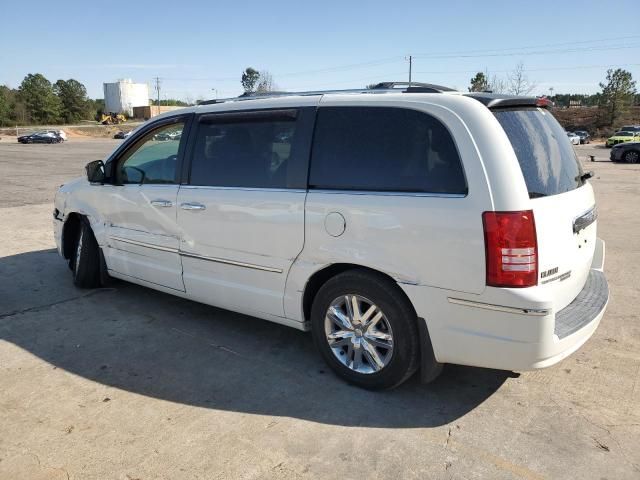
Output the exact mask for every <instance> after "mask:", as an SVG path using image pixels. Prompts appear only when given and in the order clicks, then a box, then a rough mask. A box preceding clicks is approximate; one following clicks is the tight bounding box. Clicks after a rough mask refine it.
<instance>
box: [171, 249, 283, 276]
mask: <svg viewBox="0 0 640 480" xmlns="http://www.w3.org/2000/svg"><path fill="white" fill-rule="evenodd" d="M180 255H182V256H183V257H189V258H196V259H198V260H206V261H208V262H216V263H224V264H225V265H235V266H236V267H244V268H252V269H254V270H262V271H265V272H273V273H282V269H280V268H273V267H264V266H262V265H255V264H253V263H244V262H236V261H234V260H225V259H224V258H217V257H206V256H204V255H198V254H195V253H189V252H184V251H181V252H180Z"/></svg>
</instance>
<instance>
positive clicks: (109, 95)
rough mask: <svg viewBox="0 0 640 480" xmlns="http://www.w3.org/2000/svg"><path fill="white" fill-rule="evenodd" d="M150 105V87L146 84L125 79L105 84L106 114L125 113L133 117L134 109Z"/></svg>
mask: <svg viewBox="0 0 640 480" xmlns="http://www.w3.org/2000/svg"><path fill="white" fill-rule="evenodd" d="M147 105H149V86H148V85H147V84H146V83H133V81H132V80H131V79H130V78H123V79H120V80H118V81H117V82H115V83H105V84H104V110H105V112H106V113H111V112H114V113H125V114H127V115H129V116H131V115H133V107H146V106H147Z"/></svg>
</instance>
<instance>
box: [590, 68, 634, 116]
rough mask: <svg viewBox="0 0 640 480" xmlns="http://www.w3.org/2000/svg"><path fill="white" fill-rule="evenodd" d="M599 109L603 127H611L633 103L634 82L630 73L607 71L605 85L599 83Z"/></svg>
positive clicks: (618, 70)
mask: <svg viewBox="0 0 640 480" xmlns="http://www.w3.org/2000/svg"><path fill="white" fill-rule="evenodd" d="M600 88H601V89H602V93H601V94H600V103H599V107H600V109H601V111H602V113H603V115H602V116H603V120H604V122H603V123H604V124H605V125H609V126H612V125H614V124H615V123H616V121H617V120H618V119H619V118H620V117H621V116H622V114H623V113H625V112H626V110H627V109H628V108H629V107H630V106H631V104H632V103H633V100H634V97H635V93H636V82H635V81H634V80H633V78H632V76H631V72H628V71H626V70H623V69H621V68H618V69H616V70H611V69H609V70H607V83H606V84H605V83H600Z"/></svg>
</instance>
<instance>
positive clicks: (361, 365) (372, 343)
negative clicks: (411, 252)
mask: <svg viewBox="0 0 640 480" xmlns="http://www.w3.org/2000/svg"><path fill="white" fill-rule="evenodd" d="M311 322H312V332H313V337H314V342H315V344H316V346H317V347H318V349H319V350H320V352H321V354H322V356H323V358H324V360H325V361H326V362H327V364H328V365H329V366H330V367H331V368H332V369H333V370H334V371H335V372H336V373H337V374H338V375H339V376H341V377H342V378H344V379H345V380H347V381H348V382H350V383H353V384H356V385H358V386H361V387H364V388H370V389H384V388H392V387H395V386H397V385H400V384H401V383H402V382H404V381H405V380H407V379H408V378H409V377H410V376H411V375H412V374H413V373H414V372H415V371H416V370H417V368H418V365H419V352H420V349H419V343H418V338H419V334H418V328H417V319H416V314H415V311H414V310H413V307H412V306H411V304H410V303H409V301H408V300H407V298H406V297H405V296H404V295H403V294H402V292H401V291H400V290H399V289H398V286H397V285H395V284H394V283H393V282H391V281H389V280H388V279H387V278H385V277H384V276H382V275H379V274H375V273H369V272H363V271H358V270H351V271H348V272H344V273H342V274H340V275H337V276H335V277H333V278H332V279H330V280H328V281H327V282H326V283H325V284H324V285H323V286H322V287H321V288H320V290H319V291H318V294H317V295H316V297H315V299H314V301H313V306H312V310H311Z"/></svg>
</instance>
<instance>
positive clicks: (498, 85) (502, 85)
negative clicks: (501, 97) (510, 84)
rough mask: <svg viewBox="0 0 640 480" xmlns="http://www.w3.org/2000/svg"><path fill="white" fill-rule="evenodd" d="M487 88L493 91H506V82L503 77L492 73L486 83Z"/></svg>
mask: <svg viewBox="0 0 640 480" xmlns="http://www.w3.org/2000/svg"><path fill="white" fill-rule="evenodd" d="M488 87H489V88H488V90H489V91H490V92H493V93H505V92H506V91H507V84H506V82H505V81H504V79H502V78H500V77H498V76H497V75H494V76H493V77H491V80H490V81H489V84H488Z"/></svg>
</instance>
